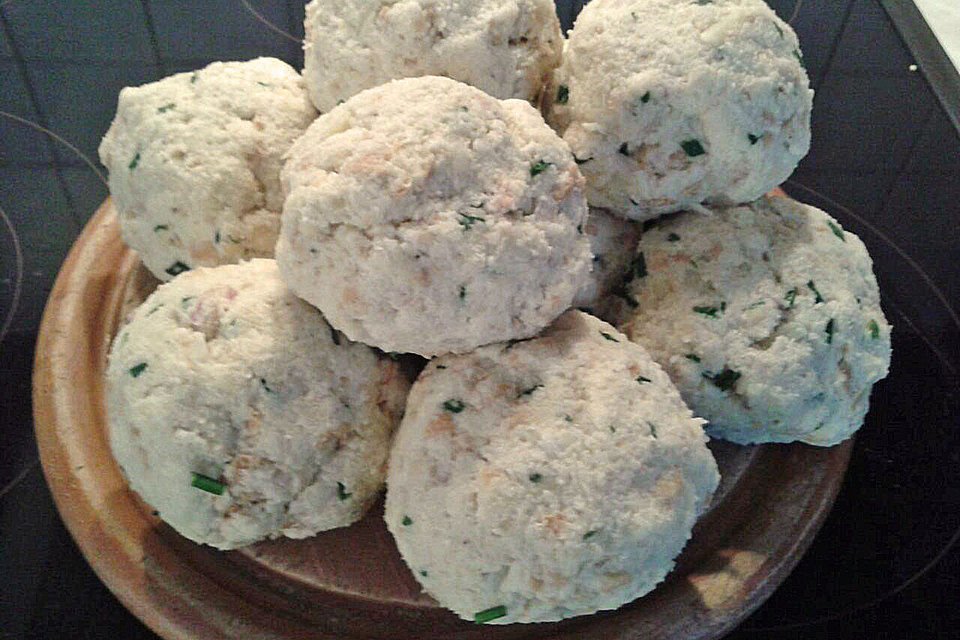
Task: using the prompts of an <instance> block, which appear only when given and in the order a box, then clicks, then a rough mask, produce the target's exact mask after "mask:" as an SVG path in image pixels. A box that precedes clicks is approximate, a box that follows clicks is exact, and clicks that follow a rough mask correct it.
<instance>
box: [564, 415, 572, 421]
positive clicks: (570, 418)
mask: <svg viewBox="0 0 960 640" xmlns="http://www.w3.org/2000/svg"><path fill="white" fill-rule="evenodd" d="M563 419H564V420H566V421H567V422H573V418H572V417H571V416H563Z"/></svg>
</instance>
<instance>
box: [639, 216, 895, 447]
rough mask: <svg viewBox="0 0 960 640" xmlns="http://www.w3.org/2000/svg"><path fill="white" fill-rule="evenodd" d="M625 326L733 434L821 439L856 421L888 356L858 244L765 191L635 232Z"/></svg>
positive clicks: (744, 440) (717, 427)
mask: <svg viewBox="0 0 960 640" xmlns="http://www.w3.org/2000/svg"><path fill="white" fill-rule="evenodd" d="M638 264H642V265H643V268H642V274H643V275H642V277H637V278H635V279H634V280H633V282H632V283H631V284H630V286H629V293H630V294H631V295H632V296H633V298H634V300H635V302H636V303H637V307H636V308H635V309H633V311H632V312H631V317H630V318H629V319H628V320H627V321H626V322H625V323H623V324H622V325H621V330H622V331H623V332H624V333H626V334H627V335H628V336H629V337H630V339H631V340H633V341H635V342H637V343H639V344H640V345H642V346H643V347H644V348H645V349H646V350H647V351H648V352H649V353H650V355H651V356H652V357H653V359H654V360H656V361H657V362H658V363H660V365H661V366H662V367H663V368H664V369H665V370H666V372H667V373H668V374H669V375H670V378H671V379H672V380H673V381H674V383H676V385H677V387H678V388H679V389H680V393H681V394H682V395H683V398H684V400H686V402H687V404H689V405H690V407H691V408H692V409H693V411H694V412H695V413H696V414H697V415H698V416H702V417H704V418H706V419H707V420H709V421H710V424H709V426H708V429H707V430H708V433H710V435H713V436H716V437H720V438H725V439H727V440H732V441H734V442H739V443H741V444H750V443H759V442H791V441H795V440H799V441H801V442H807V443H810V444H815V445H822V446H830V445H833V444H837V443H839V442H841V441H842V440H844V439H846V438H848V437H849V436H850V435H851V434H852V433H853V432H854V431H856V430H857V429H858V428H859V427H860V426H861V425H862V424H863V419H864V416H865V415H866V413H867V408H868V405H869V399H870V390H871V388H872V386H873V384H874V383H875V382H877V381H878V380H880V379H881V378H883V377H884V376H886V374H887V369H888V367H889V365H890V325H889V324H887V321H886V320H885V319H884V316H883V311H882V310H881V308H880V292H879V289H878V287H877V280H876V278H875V277H874V275H873V271H872V262H871V260H870V256H869V255H868V254H867V250H866V247H864V245H863V243H862V242H861V241H860V239H859V238H857V236H855V235H853V234H852V233H850V232H849V231H845V230H843V229H842V228H841V227H840V225H839V224H838V223H837V221H836V220H834V219H833V218H831V217H829V216H828V215H827V214H825V213H824V212H823V211H820V210H819V209H816V208H814V207H811V206H808V205H805V204H801V203H799V202H796V201H793V200H789V199H787V198H767V197H764V198H761V199H760V200H758V201H757V202H755V203H753V204H750V205H744V206H740V207H733V208H728V209H717V210H715V211H714V213H713V215H711V216H703V215H701V214H694V213H681V214H678V215H676V216H674V217H672V218H668V219H666V220H664V221H662V222H658V223H657V224H656V225H655V226H654V227H653V228H651V229H649V230H648V231H646V232H645V233H644V234H643V236H642V237H641V239H640V244H639V253H638Z"/></svg>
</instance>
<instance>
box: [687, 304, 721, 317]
mask: <svg viewBox="0 0 960 640" xmlns="http://www.w3.org/2000/svg"><path fill="white" fill-rule="evenodd" d="M693 310H694V311H695V312H696V313H699V314H702V315H705V316H708V317H710V318H716V317H717V311H719V309H717V308H716V307H694V308H693Z"/></svg>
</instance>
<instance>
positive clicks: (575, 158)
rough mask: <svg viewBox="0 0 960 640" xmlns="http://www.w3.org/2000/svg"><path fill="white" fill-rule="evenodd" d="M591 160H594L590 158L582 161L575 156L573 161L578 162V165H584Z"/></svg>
mask: <svg viewBox="0 0 960 640" xmlns="http://www.w3.org/2000/svg"><path fill="white" fill-rule="evenodd" d="M591 160H593V158H592V157H590V158H583V159H582V160H581V159H580V158H578V157H577V156H573V161H574V162H576V163H577V164H583V163H584V162H590V161H591Z"/></svg>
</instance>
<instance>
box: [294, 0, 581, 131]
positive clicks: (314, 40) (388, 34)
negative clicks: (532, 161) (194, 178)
mask: <svg viewBox="0 0 960 640" xmlns="http://www.w3.org/2000/svg"><path fill="white" fill-rule="evenodd" d="M304 33H305V37H304V47H303V49H304V68H303V75H304V78H305V79H306V81H307V86H308V88H309V89H310V97H311V98H312V100H313V102H314V104H315V105H317V108H318V109H320V110H321V111H323V112H326V111H329V110H330V109H332V108H333V107H334V106H336V105H337V104H338V103H340V102H342V101H344V100H346V99H348V98H350V97H351V96H353V95H355V94H357V93H359V92H360V91H363V90H364V89H370V88H372V87H375V86H377V85H380V84H383V83H384V82H387V81H389V80H394V79H397V78H409V77H414V76H427V75H434V76H446V77H448V78H453V79H454V80H459V81H460V82H465V83H467V84H469V85H472V86H474V87H477V88H479V89H482V90H483V91H485V92H487V93H489V94H490V95H492V96H494V97H497V98H504V99H505V98H521V99H525V100H530V101H533V100H535V99H536V98H537V96H538V95H539V93H540V90H541V88H542V87H543V85H544V84H545V82H546V81H547V79H548V78H549V75H550V72H551V71H552V70H553V69H554V68H555V67H556V66H557V65H558V64H560V51H561V49H562V47H563V36H562V34H561V32H560V22H559V21H558V20H557V15H556V9H555V7H554V3H553V2H551V1H550V0H400V1H397V0H373V1H370V0H344V1H340V2H324V1H323V0H314V1H313V2H311V3H309V4H308V5H307V6H306V20H305V21H304Z"/></svg>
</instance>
